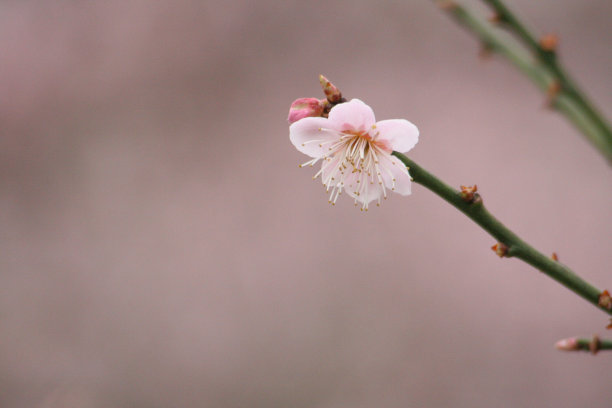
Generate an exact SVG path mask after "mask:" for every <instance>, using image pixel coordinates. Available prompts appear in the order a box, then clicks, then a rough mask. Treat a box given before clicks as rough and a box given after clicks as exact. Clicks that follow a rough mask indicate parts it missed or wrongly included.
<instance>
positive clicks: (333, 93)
mask: <svg viewBox="0 0 612 408" xmlns="http://www.w3.org/2000/svg"><path fill="white" fill-rule="evenodd" d="M319 82H320V83H321V87H322V88H323V92H325V96H326V97H327V100H328V101H329V102H330V103H332V104H337V103H339V102H340V101H341V100H342V94H341V93H340V90H338V88H336V87H335V86H334V84H332V83H331V82H329V79H327V78H325V77H324V76H323V75H319Z"/></svg>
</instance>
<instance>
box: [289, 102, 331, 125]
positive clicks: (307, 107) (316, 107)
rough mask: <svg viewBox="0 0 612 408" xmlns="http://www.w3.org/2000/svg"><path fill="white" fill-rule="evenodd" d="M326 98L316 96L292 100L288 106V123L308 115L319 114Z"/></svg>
mask: <svg viewBox="0 0 612 408" xmlns="http://www.w3.org/2000/svg"><path fill="white" fill-rule="evenodd" d="M325 102H326V100H325V99H323V100H318V99H317V98H300V99H296V100H295V101H293V103H292V104H291V107H290V108H289V117H288V118H287V120H288V121H289V123H293V122H297V121H298V120H300V119H303V118H306V117H309V116H321V114H322V113H323V109H324V108H325Z"/></svg>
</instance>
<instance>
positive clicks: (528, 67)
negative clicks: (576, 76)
mask: <svg viewBox="0 0 612 408" xmlns="http://www.w3.org/2000/svg"><path fill="white" fill-rule="evenodd" d="M483 1H485V2H487V3H488V4H490V5H491V6H492V7H493V8H494V10H495V12H496V13H497V15H496V18H497V20H498V21H500V24H501V25H502V26H506V27H508V28H509V29H510V31H511V32H513V33H514V34H516V35H517V37H518V38H519V39H520V40H521V41H522V42H523V43H524V44H525V45H526V46H527V48H528V49H529V50H530V51H531V52H532V53H533V54H534V55H535V57H534V56H533V55H532V54H530V53H529V52H527V51H526V50H524V49H523V48H522V47H520V45H519V44H518V43H516V42H515V41H509V39H506V38H504V37H502V36H500V34H499V33H498V31H497V30H496V27H495V26H494V25H493V24H491V23H488V22H485V21H481V20H480V19H477V18H476V17H474V16H473V15H472V14H471V13H470V12H469V11H468V10H467V9H466V8H465V7H462V6H459V5H457V4H456V3H448V2H447V3H444V4H446V7H444V9H445V10H447V11H448V13H449V15H450V16H451V17H452V18H453V19H454V20H455V21H457V22H458V23H459V24H460V25H462V26H463V27H465V28H467V29H468V30H469V31H471V32H472V33H474V34H475V35H476V36H477V37H478V38H479V39H480V41H482V43H483V45H484V46H485V47H486V49H487V50H490V51H492V52H496V53H498V54H500V55H502V56H503V57H505V58H506V59H508V61H510V62H511V63H512V64H513V65H514V66H516V67H517V68H518V69H519V70H520V71H521V72H523V73H524V74H525V75H526V76H527V77H529V78H530V79H531V80H532V82H534V83H535V84H536V85H537V86H538V87H539V88H540V89H542V90H543V91H545V92H547V93H548V94H549V98H550V103H551V106H552V107H555V108H556V109H557V110H558V111H559V112H561V113H562V114H563V115H565V116H566V117H567V118H568V119H569V121H570V122H571V123H572V124H573V125H574V126H575V127H576V128H577V129H578V130H579V131H580V132H581V133H582V134H583V135H585V136H586V138H587V139H588V140H589V141H590V142H591V143H592V144H593V146H595V148H597V149H598V150H599V151H600V153H601V154H602V155H603V156H604V157H605V158H606V159H607V160H608V161H609V162H610V163H611V164H612V130H611V129H610V126H609V124H608V123H607V122H606V120H605V119H604V118H603V116H602V115H601V114H600V113H599V112H598V111H597V110H596V109H595V107H594V106H593V104H592V103H590V102H589V101H588V100H587V98H586V96H584V94H583V93H582V92H581V91H580V89H579V88H578V87H577V86H576V85H575V84H574V83H573V81H572V80H571V79H570V77H569V76H568V75H567V73H566V72H565V71H564V69H563V67H562V66H561V65H560V64H559V62H558V59H557V55H556V52H555V51H554V50H547V49H545V48H544V47H542V46H541V45H540V43H539V42H538V41H536V39H535V37H534V36H533V35H531V33H530V32H529V31H527V29H526V28H525V27H524V26H523V25H522V24H521V22H520V21H519V20H518V19H517V18H516V17H515V16H514V14H512V13H511V12H510V11H509V10H508V9H507V8H506V7H505V6H504V5H503V3H502V2H501V1H499V0H483ZM438 2H439V3H440V0H438ZM449 4H450V5H449ZM557 87H558V89H557Z"/></svg>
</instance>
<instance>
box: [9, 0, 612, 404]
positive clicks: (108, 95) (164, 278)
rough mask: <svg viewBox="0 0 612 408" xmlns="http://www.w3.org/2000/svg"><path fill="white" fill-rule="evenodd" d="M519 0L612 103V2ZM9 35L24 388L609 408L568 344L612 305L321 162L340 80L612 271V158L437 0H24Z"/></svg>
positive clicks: (234, 399)
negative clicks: (488, 55) (332, 91)
mask: <svg viewBox="0 0 612 408" xmlns="http://www.w3.org/2000/svg"><path fill="white" fill-rule="evenodd" d="M510 3H511V6H512V7H513V8H514V9H515V11H516V12H517V13H518V14H519V15H520V16H522V17H524V19H525V21H526V22H527V23H528V24H529V25H530V26H532V27H537V29H538V31H539V32H540V33H546V32H551V31H553V32H556V33H557V34H559V35H560V37H561V43H562V51H561V53H562V58H563V61H564V62H565V63H566V65H567V67H568V69H569V70H570V72H571V73H573V74H574V75H575V76H576V78H578V82H579V83H580V84H581V85H583V87H584V88H585V89H586V90H587V91H588V92H589V93H590V95H591V96H592V98H593V99H594V100H595V101H596V102H597V104H598V105H599V107H600V108H601V110H602V111H603V112H604V113H606V114H607V115H608V117H611V116H612V81H611V80H610V73H611V72H612V54H611V53H610V49H612V29H611V26H610V21H609V16H610V13H612V6H611V5H610V4H609V3H608V2H606V1H604V0H591V1H583V2H574V1H569V0H564V1H559V0H542V1H539V2H530V1H527V0H520V1H519V0H517V1H513V2H510ZM468 4H470V5H474V6H478V7H477V10H478V12H479V13H481V14H484V13H485V10H484V9H483V8H482V7H481V5H480V4H479V2H476V1H471V2H468ZM0 49H2V56H1V57H0V58H1V63H0V244H1V245H0V271H1V274H0V407H2V408H18V407H19V408H21V407H42V408H56V407H85V408H106V407H120V408H123V407H313V408H341V407H352V408H361V407H364V408H365V407H382V408H386V407H389V408H391V407H448V406H453V407H492V406H494V407H517V406H532V407H536V406H538V407H539V406H542V407H544V406H555V407H575V406H609V404H610V398H611V397H612V389H611V388H610V379H609V377H608V376H609V372H610V369H609V367H610V360H609V358H610V357H609V356H608V355H606V354H605V353H601V354H599V355H598V356H596V357H592V356H590V355H588V354H568V353H561V352H558V351H556V350H554V348H553V347H552V345H553V343H554V342H555V341H556V340H558V339H560V338H564V337H570V336H573V335H584V336H590V335H591V334H593V333H596V332H598V333H600V334H602V335H605V334H606V333H605V330H604V326H605V324H606V323H607V319H606V316H605V315H604V314H603V313H601V312H599V311H597V310H596V309H595V308H593V307H592V306H591V305H589V304H588V303H586V302H585V301H583V300H582V299H580V298H578V297H577V296H575V295H574V294H572V293H571V292H569V291H568V290H566V289H564V288H563V287H561V286H559V285H558V284H556V283H554V282H552V281H551V280H550V279H548V278H547V277H545V276H544V275H542V274H540V273H539V272H537V271H535V270H533V269H532V268H530V267H528V266H526V265H524V264H523V263H521V262H520V261H517V260H512V259H508V260H500V259H499V258H497V257H496V256H495V255H494V254H493V253H492V252H491V250H490V249H489V247H490V246H491V245H492V244H493V243H494V240H493V239H492V238H491V237H489V236H488V235H487V234H486V233H485V232H483V231H482V230H480V229H479V228H478V227H476V226H475V225H474V224H473V223H472V222H471V221H470V220H468V219H467V218H465V217H464V216H463V215H462V214H460V213H459V212H457V211H456V210H454V209H453V208H452V207H450V206H449V205H447V204H446V203H444V202H443V201H442V200H440V199H439V198H437V197H436V196H434V195H433V194H432V193H430V192H429V191H427V190H425V189H424V188H422V187H420V186H414V188H413V195H412V196H411V197H408V198H402V197H400V196H394V197H391V199H390V200H388V201H386V202H385V203H384V204H383V206H382V207H381V208H374V209H373V210H371V211H369V213H367V214H363V213H361V212H359V211H358V210H357V209H355V208H354V207H353V205H352V202H350V200H348V199H347V198H346V197H344V199H342V198H341V200H340V202H339V204H338V205H337V206H336V207H331V206H329V205H328V204H327V199H326V196H325V194H324V193H323V187H322V186H321V185H320V184H319V183H318V182H313V181H311V176H312V175H313V172H312V171H311V170H310V169H299V168H298V167H297V164H298V163H301V162H303V161H305V157H304V156H302V155H301V154H300V153H298V152H297V151H296V150H295V149H294V148H293V146H292V145H291V144H290V143H289V140H288V126H287V122H286V116H287V110H288V107H289V104H290V103H291V101H292V100H293V99H295V98H298V97H305V96H315V97H321V93H320V89H319V86H318V82H317V76H318V74H319V73H323V74H325V75H326V76H328V77H329V78H330V79H331V80H332V81H334V83H336V84H337V85H338V86H339V87H340V88H341V89H342V90H343V92H344V93H345V95H346V96H348V97H359V98H360V99H363V100H364V101H366V102H367V103H368V104H370V105H371V106H372V107H373V108H374V110H375V112H376V114H377V117H378V118H379V119H389V118H398V117H399V118H406V119H409V120H411V121H413V122H414V123H416V124H417V125H418V126H419V128H420V130H421V141H420V143H419V144H418V145H417V146H416V148H415V149H414V150H413V151H412V152H411V157H412V158H413V159H414V160H416V161H417V162H418V163H420V164H421V165H422V166H424V167H425V168H427V169H429V170H431V171H432V172H433V173H435V174H436V175H438V176H439V177H441V178H442V179H444V180H445V181H447V182H448V183H450V184H452V185H455V186H458V185H460V184H473V183H477V184H478V187H479V190H480V191H481V192H482V194H483V196H484V200H485V203H486V204H487V205H488V207H489V208H490V210H491V211H492V212H493V213H494V214H496V215H497V216H498V217H499V218H500V219H501V220H503V221H504V222H505V223H507V225H508V226H510V227H511V228H512V229H514V230H515V231H516V232H517V233H519V234H520V235H521V236H523V237H524V238H525V239H527V241H529V242H530V243H532V244H533V245H535V246H536V247H537V248H539V249H541V250H542V251H544V252H547V253H552V252H553V251H555V252H557V253H558V254H559V257H560V259H561V261H562V262H564V263H566V264H568V265H569V266H571V267H573V268H574V269H575V270H576V271H577V272H579V273H580V274H582V275H583V276H584V277H585V278H586V279H588V280H590V281H592V282H593V283H594V284H595V285H597V286H599V287H608V288H611V286H612V276H610V264H612V251H609V248H610V238H611V232H612V218H611V217H610V215H611V214H610V209H611V208H612V190H611V188H610V187H611V186H612V171H610V170H611V169H610V168H609V166H608V165H607V164H606V163H605V162H604V160H603V159H601V157H600V156H599V155H598V154H597V152H596V151H595V150H594V149H593V148H591V147H590V145H588V144H587V143H586V142H585V141H584V140H583V139H582V138H581V136H580V135H579V134H578V133H577V132H576V131H575V130H574V129H573V128H571V127H570V126H569V125H568V123H567V122H566V121H565V120H564V119H563V118H562V117H560V116H558V115H557V114H556V113H553V112H550V111H548V110H546V109H544V108H542V106H543V100H544V97H543V96H542V95H541V93H540V92H539V91H537V90H536V88H535V87H534V86H532V85H531V84H530V83H529V82H528V81H527V80H526V79H525V78H523V77H521V76H520V75H519V74H518V73H517V72H516V71H515V70H514V69H513V68H512V67H510V66H509V65H507V64H506V63H504V62H502V61H500V60H499V59H498V58H493V59H492V60H490V61H484V62H483V61H480V60H479V59H478V58H477V53H478V45H477V43H476V41H475V40H474V39H473V38H472V37H471V36H470V35H469V34H467V33H466V32H464V31H463V30H461V29H460V28H459V27H457V26H456V25H455V24H454V23H453V22H452V21H451V20H450V19H448V18H447V16H445V15H444V14H443V13H442V12H441V11H440V10H438V9H437V8H436V7H435V6H434V5H433V3H432V2H430V1H387V2H374V1H331V2H323V1H314V2H294V1H289V2H275V1H249V0H235V1H231V0H230V1H225V2H223V3H222V2H213V1H204V2H201V1H195V0H180V1H176V0H175V1H170V0H165V1H161V0H160V1H145V0H134V1H120V0H110V1H105V2H87V1H68V0H63V1H54V2H46V1H3V2H2V3H0ZM606 285H607V286H606Z"/></svg>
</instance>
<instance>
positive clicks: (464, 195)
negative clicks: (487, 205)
mask: <svg viewBox="0 0 612 408" xmlns="http://www.w3.org/2000/svg"><path fill="white" fill-rule="evenodd" d="M477 191H478V186H476V184H474V185H473V186H470V187H466V186H461V193H460V194H461V199H462V200H463V201H465V202H466V203H471V202H473V201H474V196H475V195H477V194H476V192H477Z"/></svg>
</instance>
